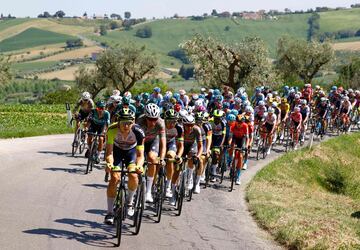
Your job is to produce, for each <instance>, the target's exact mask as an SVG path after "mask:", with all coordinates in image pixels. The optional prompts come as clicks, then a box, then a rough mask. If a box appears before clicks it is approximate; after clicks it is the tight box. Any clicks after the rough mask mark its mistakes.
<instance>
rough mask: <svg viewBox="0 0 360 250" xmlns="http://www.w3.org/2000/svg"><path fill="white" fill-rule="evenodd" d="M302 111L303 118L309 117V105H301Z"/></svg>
mask: <svg viewBox="0 0 360 250" xmlns="http://www.w3.org/2000/svg"><path fill="white" fill-rule="evenodd" d="M300 113H301V116H302V119H303V120H305V118H306V117H308V116H309V114H310V108H309V106H305V107H301V108H300Z"/></svg>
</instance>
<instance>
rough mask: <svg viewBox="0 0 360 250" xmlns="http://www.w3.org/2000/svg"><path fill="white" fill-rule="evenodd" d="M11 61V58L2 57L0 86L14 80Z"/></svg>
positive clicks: (0, 59) (0, 56)
mask: <svg viewBox="0 0 360 250" xmlns="http://www.w3.org/2000/svg"><path fill="white" fill-rule="evenodd" d="M9 60H10V58H9V57H5V56H2V55H0V85H4V84H6V83H7V82H8V81H10V80H11V78H12V75H11V70H10V63H9Z"/></svg>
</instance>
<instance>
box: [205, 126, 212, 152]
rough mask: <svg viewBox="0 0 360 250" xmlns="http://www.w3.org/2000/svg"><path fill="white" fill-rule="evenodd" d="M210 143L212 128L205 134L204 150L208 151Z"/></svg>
mask: <svg viewBox="0 0 360 250" xmlns="http://www.w3.org/2000/svg"><path fill="white" fill-rule="evenodd" d="M211 143H212V130H209V131H208V132H207V136H206V152H210V148H211Z"/></svg>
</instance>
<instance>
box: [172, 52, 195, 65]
mask: <svg viewBox="0 0 360 250" xmlns="http://www.w3.org/2000/svg"><path fill="white" fill-rule="evenodd" d="M168 56H171V57H175V58H176V59H179V60H180V61H181V62H183V63H185V64H189V63H190V60H189V58H188V57H187V55H186V53H185V50H183V49H176V50H172V51H170V52H169V53H168Z"/></svg>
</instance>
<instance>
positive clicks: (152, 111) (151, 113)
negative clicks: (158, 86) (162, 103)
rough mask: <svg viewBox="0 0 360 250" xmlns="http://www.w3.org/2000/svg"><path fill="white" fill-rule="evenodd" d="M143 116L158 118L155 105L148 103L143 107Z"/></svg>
mask: <svg viewBox="0 0 360 250" xmlns="http://www.w3.org/2000/svg"><path fill="white" fill-rule="evenodd" d="M145 116H146V117H148V118H159V117H160V108H159V106H158V105H156V104H155V103H149V104H147V105H146V106H145Z"/></svg>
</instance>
